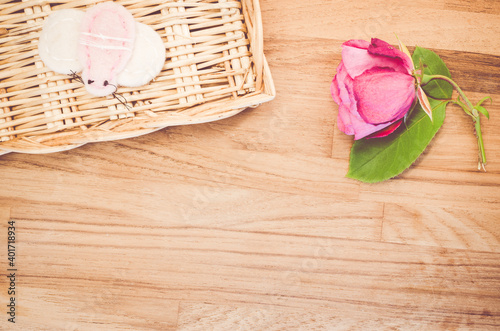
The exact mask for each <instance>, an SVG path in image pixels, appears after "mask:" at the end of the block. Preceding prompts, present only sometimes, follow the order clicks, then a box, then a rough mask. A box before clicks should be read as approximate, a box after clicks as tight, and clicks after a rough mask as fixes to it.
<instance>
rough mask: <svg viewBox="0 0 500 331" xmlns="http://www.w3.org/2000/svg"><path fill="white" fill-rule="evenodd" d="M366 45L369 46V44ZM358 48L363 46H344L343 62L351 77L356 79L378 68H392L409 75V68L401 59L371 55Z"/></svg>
mask: <svg viewBox="0 0 500 331" xmlns="http://www.w3.org/2000/svg"><path fill="white" fill-rule="evenodd" d="M366 45H368V46H369V44H368V42H366ZM358 46H362V45H361V44H360V43H353V42H351V43H344V45H343V46H342V62H343V65H344V67H345V69H346V71H347V73H348V75H349V76H350V77H352V78H356V77H357V76H359V75H361V74H363V73H364V72H365V71H367V70H370V69H373V68H376V67H383V68H392V69H394V71H397V72H402V73H408V68H407V67H406V66H405V64H404V62H403V61H402V60H401V59H400V58H394V57H389V56H383V55H374V54H370V53H369V52H368V49H367V48H360V47H358Z"/></svg>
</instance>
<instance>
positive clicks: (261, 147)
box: [0, 0, 500, 331]
mask: <svg viewBox="0 0 500 331" xmlns="http://www.w3.org/2000/svg"><path fill="white" fill-rule="evenodd" d="M261 7H262V15H263V21H264V29H265V52H266V56H267V58H268V61H269V65H270V67H271V71H272V73H273V79H274V81H275V84H276V90H277V97H276V99H275V100H274V101H273V102H271V103H268V104H264V105H262V106H260V107H258V108H256V109H249V110H247V111H245V112H243V113H241V114H239V115H237V116H234V117H232V118H229V119H225V120H222V121H218V122H213V123H208V124H200V125H191V126H182V127H173V128H169V129H166V130H161V131H159V132H156V133H153V134H150V135H146V136H143V137H138V138H134V139H128V140H122V141H115V142H104V143H99V144H89V145H86V146H83V147H81V148H78V149H75V150H72V151H67V152H62V153H57V154H50V155H21V154H7V155H3V156H0V183H1V184H0V246H1V247H2V248H1V249H0V268H1V269H0V277H1V278H0V279H1V280H0V303H1V304H2V305H5V304H6V303H7V302H8V301H7V300H9V295H8V294H7V287H8V283H7V282H6V277H5V276H6V270H7V264H6V263H7V250H6V248H5V247H6V241H7V220H10V219H12V220H15V222H16V254H17V255H16V259H17V261H18V271H17V284H16V286H17V289H18V290H19V291H18V293H17V294H16V300H17V301H18V302H19V305H18V306H17V317H16V320H17V323H16V325H12V324H11V323H8V322H7V317H8V316H7V314H5V313H1V314H0V329H1V330H11V329H12V330H17V329H18V330H72V331H73V330H367V329H368V330H497V329H499V328H500V262H499V261H500V223H499V222H500V161H499V160H500V130H498V129H497V128H498V127H500V120H499V118H500V103H499V100H500V79H499V78H500V76H499V73H500V71H499V68H500V51H499V50H500V41H499V39H498V35H499V33H500V19H499V18H500V7H499V2H498V1H493V0H481V1H475V2H471V1H463V0H432V1H431V0H417V1H413V2H403V1H380V0H369V1H363V2H359V1H336V2H332V1H322V0H313V1H308V2H304V1H302V0H287V1H285V0H272V1H271V0H262V1H261ZM394 32H396V33H397V34H398V36H399V37H400V38H401V39H402V40H404V41H405V43H406V44H407V45H410V46H413V45H419V46H422V47H426V48H431V49H433V50H434V51H435V52H436V53H438V54H439V55H440V56H441V57H442V58H443V59H444V60H445V61H446V63H447V65H448V67H449V69H450V71H451V73H452V76H453V77H454V78H455V79H456V81H457V82H458V83H459V85H461V86H462V87H463V88H464V90H465V91H466V93H467V95H469V96H470V98H471V99H472V100H473V101H476V100H479V99H481V98H482V97H484V96H486V95H491V96H492V97H493V103H492V104H491V105H489V106H488V109H489V110H490V113H491V119H490V120H489V121H484V124H483V126H484V138H485V145H486V150H487V157H488V159H489V164H488V165H487V170H488V172H487V173H482V172H479V171H477V170H476V166H477V152H476V141H475V138H474V136H473V132H472V129H473V128H472V124H471V121H470V119H469V118H468V117H467V116H466V115H464V114H463V112H462V111H461V110H460V109H459V108H457V107H454V106H449V107H448V108H447V118H446V121H445V124H444V126H443V128H442V129H441V130H440V132H439V133H438V134H437V136H436V137H435V139H434V140H433V142H432V143H431V145H430V146H429V148H428V149H427V151H426V152H425V153H424V154H423V155H422V156H421V157H420V158H419V160H418V161H417V162H416V164H415V165H414V166H413V167H412V168H411V169H409V170H408V171H405V172H404V173H403V174H402V175H400V176H398V177H397V178H396V179H393V180H391V181H388V182H385V183H380V184H374V185H368V184H362V183H359V182H356V181H353V180H350V179H347V178H345V177H344V176H345V173H346V171H347V168H348V160H349V150H350V146H351V144H352V137H348V136H346V135H344V134H342V133H341V132H340V131H339V130H338V129H337V128H336V115H337V106H336V105H335V104H334V102H333V101H332V100H331V97H330V94H329V85H330V82H331V79H332V78H333V76H334V75H335V69H336V66H337V65H338V63H339V61H340V59H341V57H340V47H341V44H342V43H343V42H344V41H345V40H347V39H351V38H364V39H367V38H370V37H379V38H382V39H385V40H387V41H390V42H393V43H395V37H394V35H393V33H394ZM4 307H5V306H4Z"/></svg>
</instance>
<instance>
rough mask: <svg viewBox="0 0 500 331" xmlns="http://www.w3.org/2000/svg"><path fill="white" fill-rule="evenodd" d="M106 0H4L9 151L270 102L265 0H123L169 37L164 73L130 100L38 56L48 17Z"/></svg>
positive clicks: (117, 134)
mask: <svg viewBox="0 0 500 331" xmlns="http://www.w3.org/2000/svg"><path fill="white" fill-rule="evenodd" d="M97 2H100V1H95V0H76V1H75V0H73V1H57V2H55V1H54V2H48V1H40V0H33V1H31V0H23V1H2V0H0V154H4V153H8V152H23V153H50V152H57V151H63V150H68V149H71V148H75V147H78V146H81V145H83V144H85V143H88V142H97V141H109V140H116V139H123V138H129V137H135V136H139V135H142V134H146V133H150V132H153V131H156V130H159V129H161V128H164V127H167V126H172V125H185V124H194V123H202V122H209V121H214V120H219V119H222V118H226V117H229V116H233V115H235V114H237V113H238V112H240V111H242V110H243V109H245V108H247V107H252V106H256V105H259V104H261V103H263V102H267V101H270V100H272V99H273V98H274V96H275V90H274V85H273V82H272V78H271V75H270V72H269V68H268V65H267V62H266V59H265V57H264V54H263V42H262V38H263V35H262V34H263V33H262V24H261V18H260V8H259V2H258V0H241V1H232V0H175V1H174V0H166V1H165V0H163V1H153V0H144V1H116V2H118V3H120V4H122V5H123V6H125V8H127V9H128V10H129V11H130V12H131V13H132V15H133V16H134V18H135V20H136V21H138V22H140V23H144V24H147V25H149V26H151V27H152V28H153V29H154V30H156V32H158V34H159V35H160V36H161V38H162V40H163V41H164V44H165V47H166V51H167V59H166V61H165V65H164V67H163V69H162V72H161V73H160V74H159V75H158V76H157V77H156V78H155V79H154V81H152V82H151V83H150V84H148V85H146V86H143V87H140V88H125V87H120V88H119V89H118V93H119V94H121V95H122V96H123V97H124V98H125V100H126V103H127V106H125V105H124V104H122V103H121V102H120V100H118V99H116V98H112V97H104V98H99V97H94V96H92V95H90V94H88V93H87V91H86V90H85V87H84V86H83V85H82V84H81V83H80V82H78V81H76V80H74V79H72V78H71V77H69V76H65V75H60V74H56V73H54V72H52V71H50V70H49V69H48V68H46V67H45V66H44V64H43V62H42V61H41V60H40V57H39V55H38V50H37V46H38V38H39V36H40V32H41V30H42V27H43V22H44V19H45V18H46V17H47V16H48V15H49V14H50V13H51V12H53V11H55V10H58V9H64V8H74V9H79V10H86V9H87V8H88V7H91V6H93V5H94V4H95V3H97Z"/></svg>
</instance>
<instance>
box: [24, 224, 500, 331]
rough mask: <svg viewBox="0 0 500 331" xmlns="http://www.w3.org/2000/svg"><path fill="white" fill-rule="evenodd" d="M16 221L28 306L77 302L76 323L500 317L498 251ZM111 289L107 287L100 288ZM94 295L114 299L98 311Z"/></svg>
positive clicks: (408, 322)
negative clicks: (223, 308)
mask: <svg viewBox="0 0 500 331" xmlns="http://www.w3.org/2000/svg"><path fill="white" fill-rule="evenodd" d="M18 223H19V224H21V225H20V229H21V230H19V231H22V238H29V239H24V240H23V241H21V242H20V243H19V251H20V252H21V251H22V255H20V257H19V260H20V265H19V269H20V270H22V288H24V289H25V291H26V293H25V294H22V299H23V302H29V304H27V306H26V309H34V308H33V307H37V305H36V303H37V302H38V303H39V305H42V303H43V302H44V301H49V302H54V304H50V307H51V309H50V310H48V312H51V313H52V314H53V316H61V319H62V320H63V321H65V320H67V316H68V315H66V314H67V313H68V312H73V313H75V314H76V315H77V316H81V317H80V318H81V320H80V319H77V321H76V323H77V325H80V323H81V325H84V326H85V325H92V323H101V322H102V321H107V322H106V323H110V324H109V325H113V326H116V327H120V326H124V325H127V326H128V325H132V326H135V327H140V326H141V325H142V326H146V325H166V326H170V325H174V324H175V319H174V316H177V315H176V309H177V308H176V307H177V306H176V303H177V302H185V303H190V302H191V303H204V302H205V303H213V304H217V305H221V304H222V305H229V306H232V307H235V308H236V309H235V310H236V311H237V312H245V309H244V307H246V306H247V305H254V306H259V307H262V309H264V310H266V309H268V308H270V309H271V310H273V309H275V308H279V309H284V308H286V307H289V308H290V309H291V310H289V311H288V312H289V313H290V312H293V311H294V310H295V309H305V310H306V311H308V310H309V311H310V310H313V311H316V312H317V313H318V314H320V315H324V316H325V315H326V317H333V318H334V319H333V320H332V323H334V321H335V319H339V320H342V319H343V318H346V317H347V316H348V318H347V321H351V322H352V321H359V322H360V323H361V325H363V323H366V321H367V320H368V319H375V320H377V321H378V322H379V323H380V325H399V326H401V327H408V326H412V325H422V326H425V325H428V326H430V325H440V326H441V327H442V328H456V327H459V326H461V325H468V326H469V327H471V328H477V329H494V327H493V326H494V325H497V324H498V323H500V305H499V303H500V296H499V290H498V289H499V288H500V278H499V277H498V276H499V265H498V259H499V258H500V255H499V254H498V253H489V252H476V251H472V250H460V249H445V248H440V247H437V248H433V247H426V246H418V245H408V244H406V245H401V244H392V243H380V242H374V241H360V240H350V239H349V240H346V239H335V238H330V237H326V236H323V237H320V236H316V237H309V236H304V235H274V234H265V233H259V232H254V231H241V230H239V231H231V230H216V229H205V228H175V229H166V228H155V229H154V230H153V229H151V228H148V227H146V226H137V225H132V224H128V225H123V226H118V225H113V226H111V225H105V224H102V225H78V224H72V223H69V222H68V223H66V224H59V223H52V226H48V225H49V223H48V222H44V221H28V220H19V221H18ZM121 256H123V257H126V259H121V258H117V257H121ZM40 275H43V277H40ZM106 289H107V290H106ZM103 291H108V293H109V295H106V296H105V297H104V298H100V297H99V295H101V294H102V293H103ZM104 293H106V292H104ZM25 295H26V296H25ZM50 297H52V298H53V300H47V299H48V298H50ZM89 301H90V303H89ZM98 301H99V302H100V301H102V302H103V303H106V304H105V305H102V306H103V307H102V309H101V308H98V309H99V310H98V312H97V313H96V315H95V317H93V318H91V317H92V316H94V315H92V312H91V311H90V312H89V311H88V309H91V308H92V307H101V305H100V304H96V302H98ZM149 303H151V305H149ZM141 305H142V306H141ZM24 307H25V306H24V305H21V306H20V308H19V309H20V310H21V311H22V309H24ZM62 307H66V308H65V309H64V310H63V309H62ZM186 307H188V308H187V309H189V304H188V306H186ZM186 307H184V309H186ZM238 307H243V309H239V308H238ZM280 307H281V308H280ZM312 307H314V308H312ZM47 308H49V307H47ZM192 309H195V308H192ZM34 310H36V309H34ZM164 310H167V311H170V312H171V313H167V314H166V315H164V314H163V313H161V312H163V311H164ZM25 312H26V317H24V318H23V317H21V319H24V320H30V319H29V316H32V317H33V320H32V321H35V320H37V321H38V320H39V319H41V317H40V315H39V314H40V311H38V312H36V311H33V312H31V311H25ZM133 312H134V313H133ZM146 312H147V314H148V315H144V313H146ZM202 313H203V311H201V312H200V311H198V312H197V311H194V312H191V313H190V314H187V315H186V314H184V315H182V314H181V315H180V316H181V317H183V318H184V320H183V321H182V322H181V323H180V324H181V325H186V324H187V325H189V323H194V325H196V323H198V322H197V321H203V319H204V318H203V316H199V314H202ZM197 314H198V315H197ZM265 314H268V313H267V312H265ZM21 316H22V315H21ZM286 316H288V318H293V316H294V315H293V314H285V317H286ZM240 317H241V318H243V316H240ZM306 317H307V315H306ZM219 318H220V317H219ZM54 323H56V321H54ZM86 323H87V324H86ZM88 323H90V324H88ZM134 323H137V324H134ZM141 323H142V324H141ZM161 323H164V324H161ZM55 325H60V324H55ZM106 325H107V324H106ZM254 325H255V326H256V327H258V326H259V324H254ZM329 325H330V326H332V327H333V326H334V324H326V325H325V327H328V326H329ZM368 325H370V324H368ZM214 326H217V324H214ZM158 328H159V327H158Z"/></svg>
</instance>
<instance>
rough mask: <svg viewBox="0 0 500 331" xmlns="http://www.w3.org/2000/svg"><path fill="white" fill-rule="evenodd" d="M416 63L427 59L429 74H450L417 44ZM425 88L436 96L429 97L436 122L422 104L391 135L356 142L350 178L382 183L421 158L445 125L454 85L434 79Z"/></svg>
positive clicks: (433, 55)
mask: <svg viewBox="0 0 500 331" xmlns="http://www.w3.org/2000/svg"><path fill="white" fill-rule="evenodd" d="M413 62H414V63H421V62H423V63H424V67H425V69H424V71H425V73H426V74H428V75H444V76H448V77H450V72H449V70H448V68H447V67H446V65H445V64H444V62H443V61H442V60H441V59H440V58H439V56H437V55H436V54H435V53H434V52H432V51H429V50H427V49H424V48H420V47H417V48H416V49H415V52H414V53H413ZM424 90H425V91H426V93H430V94H431V95H430V96H433V97H434V98H429V102H430V104H431V107H432V113H433V114H432V115H433V121H431V120H430V119H429V117H428V116H427V115H426V113H425V112H424V110H423V109H422V107H421V106H420V105H418V106H417V107H416V108H415V111H413V112H412V113H411V115H410V116H409V118H408V120H407V121H406V123H403V124H401V127H399V128H398V130H396V131H395V132H394V133H392V134H390V135H389V136H387V137H384V138H373V139H361V140H357V141H355V142H354V144H353V146H352V149H351V158H350V162H349V172H348V173H347V177H349V178H353V179H357V180H360V181H363V182H367V183H376V182H381V181H384V180H387V179H390V178H393V177H395V176H397V175H399V174H401V173H402V172H403V171H404V170H405V169H407V168H408V167H410V166H411V165H412V164H413V163H414V162H415V161H416V160H417V158H418V157H419V156H420V155H421V154H422V153H423V152H424V150H425V148H426V147H427V145H429V143H430V142H431V140H432V139H433V138H434V136H435V135H436V133H437V132H438V131H439V129H440V128H441V126H442V125H443V123H444V119H445V116H446V105H447V104H448V102H450V99H451V95H452V93H453V88H452V87H451V86H450V85H449V84H448V83H446V82H442V81H436V82H435V81H433V82H431V83H429V84H427V85H426V86H425V88H424ZM436 99H446V100H445V101H443V100H436Z"/></svg>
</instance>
